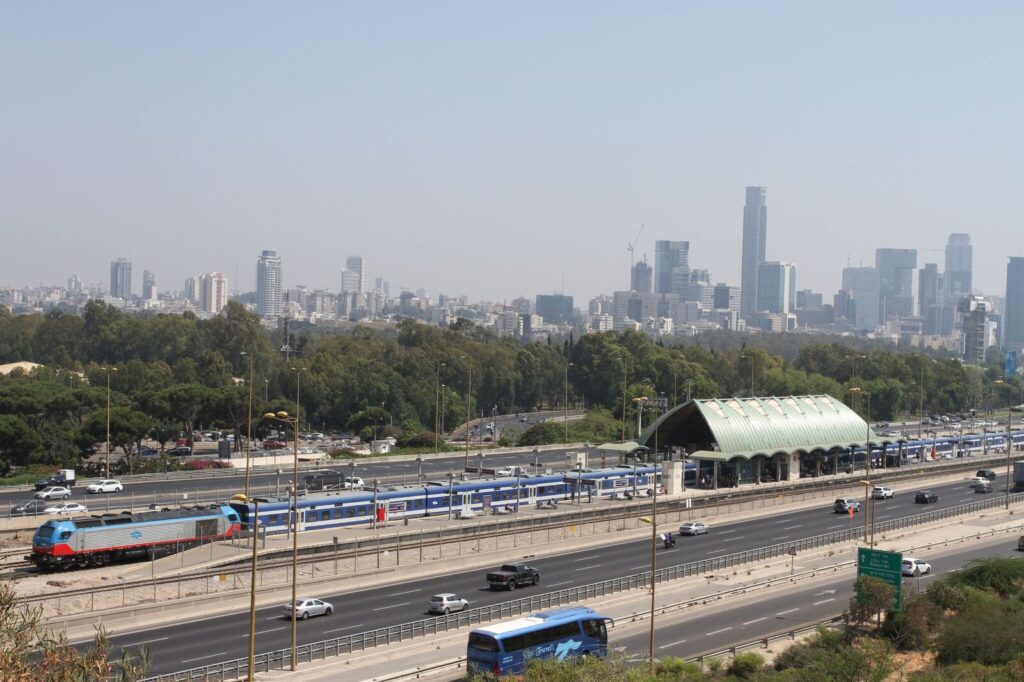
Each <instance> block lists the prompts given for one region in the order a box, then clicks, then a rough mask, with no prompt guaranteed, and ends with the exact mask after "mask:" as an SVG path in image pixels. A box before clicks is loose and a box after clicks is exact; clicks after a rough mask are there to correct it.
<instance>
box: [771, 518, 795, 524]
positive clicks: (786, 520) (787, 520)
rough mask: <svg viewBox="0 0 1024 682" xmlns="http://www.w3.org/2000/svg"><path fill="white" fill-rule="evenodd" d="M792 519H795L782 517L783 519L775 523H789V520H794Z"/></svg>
mask: <svg viewBox="0 0 1024 682" xmlns="http://www.w3.org/2000/svg"><path fill="white" fill-rule="evenodd" d="M792 520H793V519H782V520H781V521H776V522H775V523H777V524H778V523H789V522H790V521H792Z"/></svg>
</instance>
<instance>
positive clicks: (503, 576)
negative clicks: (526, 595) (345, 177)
mask: <svg viewBox="0 0 1024 682" xmlns="http://www.w3.org/2000/svg"><path fill="white" fill-rule="evenodd" d="M487 584H488V585H489V586H490V588H491V589H492V590H497V589H499V588H505V589H506V590H510V591H511V590H514V589H516V587H518V586H520V585H538V584H540V571H538V570H537V569H536V568H531V567H529V566H527V565H526V564H505V565H504V566H502V567H501V568H500V569H498V570H497V571H491V572H490V573H488V574H487Z"/></svg>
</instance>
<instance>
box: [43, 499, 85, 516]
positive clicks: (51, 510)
mask: <svg viewBox="0 0 1024 682" xmlns="http://www.w3.org/2000/svg"><path fill="white" fill-rule="evenodd" d="M87 511H89V508H88V507H86V506H85V505H84V504H79V503H78V502H61V503H60V504H57V505H54V506H52V507H47V508H46V509H45V510H44V511H43V513H44V514H84V513H86V512H87Z"/></svg>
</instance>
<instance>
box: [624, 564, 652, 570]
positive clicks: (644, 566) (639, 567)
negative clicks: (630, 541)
mask: <svg viewBox="0 0 1024 682" xmlns="http://www.w3.org/2000/svg"><path fill="white" fill-rule="evenodd" d="M650 568H651V565H650V564H644V565H643V566H630V567H629V570H630V571H639V570H643V569H647V570H650Z"/></svg>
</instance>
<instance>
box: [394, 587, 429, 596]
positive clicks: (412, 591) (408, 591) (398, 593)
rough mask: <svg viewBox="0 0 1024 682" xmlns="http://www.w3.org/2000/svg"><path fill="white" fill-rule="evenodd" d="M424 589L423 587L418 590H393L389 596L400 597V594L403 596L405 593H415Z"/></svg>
mask: <svg viewBox="0 0 1024 682" xmlns="http://www.w3.org/2000/svg"><path fill="white" fill-rule="evenodd" d="M422 591H423V589H422V588H420V589H418V590H406V591H405V592H392V593H391V594H389V595H388V596H389V597H398V596H401V595H403V594H413V593H414V592H422Z"/></svg>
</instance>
